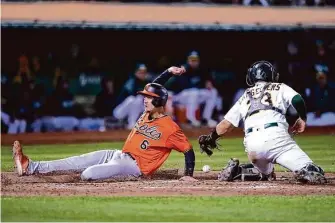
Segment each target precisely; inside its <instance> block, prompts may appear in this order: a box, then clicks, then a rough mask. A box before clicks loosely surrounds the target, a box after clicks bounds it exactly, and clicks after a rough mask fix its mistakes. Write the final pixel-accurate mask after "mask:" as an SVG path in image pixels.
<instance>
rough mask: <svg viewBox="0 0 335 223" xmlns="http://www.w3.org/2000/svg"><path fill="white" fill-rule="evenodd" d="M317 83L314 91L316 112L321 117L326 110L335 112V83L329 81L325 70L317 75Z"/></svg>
mask: <svg viewBox="0 0 335 223" xmlns="http://www.w3.org/2000/svg"><path fill="white" fill-rule="evenodd" d="M316 79H317V85H316V86H315V88H314V90H313V91H312V97H313V100H314V109H315V114H316V116H317V117H319V116H320V115H321V114H322V113H325V112H329V111H332V112H335V83H332V82H328V81H327V75H326V74H325V72H318V73H317V75H316Z"/></svg>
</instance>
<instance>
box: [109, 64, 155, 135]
mask: <svg viewBox="0 0 335 223" xmlns="http://www.w3.org/2000/svg"><path fill="white" fill-rule="evenodd" d="M147 83H149V80H148V70H147V67H146V65H145V64H139V65H138V66H137V68H136V71H135V74H134V75H131V77H130V78H129V79H128V80H127V81H126V83H125V84H124V86H123V89H122V91H121V93H120V95H119V96H118V98H117V101H116V105H117V106H116V108H115V109H114V112H113V115H114V117H115V118H117V119H120V120H121V119H125V118H127V121H128V125H127V129H132V128H133V127H134V125H135V124H136V121H137V118H138V117H139V115H140V114H141V113H142V112H143V109H144V107H143V96H142V95H137V92H138V91H141V90H143V88H144V87H145V85H146V84H147Z"/></svg>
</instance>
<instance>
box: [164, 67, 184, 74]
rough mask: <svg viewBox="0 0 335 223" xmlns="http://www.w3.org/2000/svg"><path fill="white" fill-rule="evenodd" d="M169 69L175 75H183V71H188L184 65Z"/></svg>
mask: <svg viewBox="0 0 335 223" xmlns="http://www.w3.org/2000/svg"><path fill="white" fill-rule="evenodd" d="M168 71H169V72H170V73H172V74H173V75H177V76H179V75H182V74H183V73H185V72H186V70H185V68H184V67H170V68H169V69H168Z"/></svg>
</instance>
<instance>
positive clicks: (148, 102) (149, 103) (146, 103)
mask: <svg viewBox="0 0 335 223" xmlns="http://www.w3.org/2000/svg"><path fill="white" fill-rule="evenodd" d="M152 99H153V98H152V97H147V96H146V97H144V101H143V102H144V110H145V111H146V112H151V111H152V110H153V109H154V108H155V107H154V105H153V104H152Z"/></svg>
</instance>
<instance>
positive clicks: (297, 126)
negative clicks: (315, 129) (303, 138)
mask: <svg viewBox="0 0 335 223" xmlns="http://www.w3.org/2000/svg"><path fill="white" fill-rule="evenodd" d="M305 128H306V122H305V121H304V120H302V119H301V118H298V119H297V121H296V122H295V123H294V125H293V127H292V133H293V134H297V133H302V132H304V131H305Z"/></svg>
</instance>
